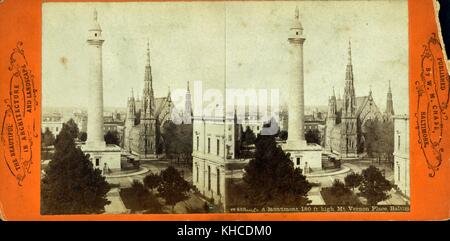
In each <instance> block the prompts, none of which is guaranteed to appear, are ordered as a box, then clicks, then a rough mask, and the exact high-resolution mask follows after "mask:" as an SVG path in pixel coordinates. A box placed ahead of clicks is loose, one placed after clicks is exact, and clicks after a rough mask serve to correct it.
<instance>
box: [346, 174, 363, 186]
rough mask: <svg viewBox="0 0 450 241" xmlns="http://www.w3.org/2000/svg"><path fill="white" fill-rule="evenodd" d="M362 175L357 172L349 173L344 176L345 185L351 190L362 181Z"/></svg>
mask: <svg viewBox="0 0 450 241" xmlns="http://www.w3.org/2000/svg"><path fill="white" fill-rule="evenodd" d="M362 179H363V178H362V176H361V175H360V174H358V173H351V174H349V175H347V176H346V177H345V178H344V181H345V186H347V187H348V188H351V189H352V190H353V189H355V188H357V187H358V186H359V185H360V184H361V182H362Z"/></svg>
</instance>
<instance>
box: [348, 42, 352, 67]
mask: <svg viewBox="0 0 450 241" xmlns="http://www.w3.org/2000/svg"><path fill="white" fill-rule="evenodd" d="M348 64H349V65H351V64H352V41H350V40H349V41H348Z"/></svg>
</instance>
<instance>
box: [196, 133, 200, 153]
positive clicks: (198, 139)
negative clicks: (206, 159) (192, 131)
mask: <svg viewBox="0 0 450 241" xmlns="http://www.w3.org/2000/svg"><path fill="white" fill-rule="evenodd" d="M199 142H200V138H199V136H197V151H198V146H199Z"/></svg>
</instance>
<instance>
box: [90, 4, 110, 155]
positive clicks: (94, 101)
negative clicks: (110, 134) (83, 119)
mask: <svg viewBox="0 0 450 241" xmlns="http://www.w3.org/2000/svg"><path fill="white" fill-rule="evenodd" d="M101 33H102V30H101V28H100V24H99V23H98V21H97V11H96V10H94V18H93V22H92V25H91V27H90V28H89V36H88V39H87V43H88V45H89V47H88V48H89V92H88V93H89V104H88V126H87V141H86V145H87V146H89V147H90V148H104V147H105V146H106V144H105V140H104V137H103V70H102V45H103V42H104V40H103V39H102V37H101Z"/></svg>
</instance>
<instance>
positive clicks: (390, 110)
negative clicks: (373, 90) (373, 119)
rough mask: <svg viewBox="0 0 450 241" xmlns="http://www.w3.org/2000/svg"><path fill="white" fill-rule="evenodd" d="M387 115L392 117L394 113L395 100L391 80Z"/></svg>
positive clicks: (387, 99)
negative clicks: (393, 99)
mask: <svg viewBox="0 0 450 241" xmlns="http://www.w3.org/2000/svg"><path fill="white" fill-rule="evenodd" d="M385 114H386V117H388V118H391V117H392V116H393V115H394V102H393V101H392V90H391V81H390V80H389V88H388V92H387V98H386V111H385Z"/></svg>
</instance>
